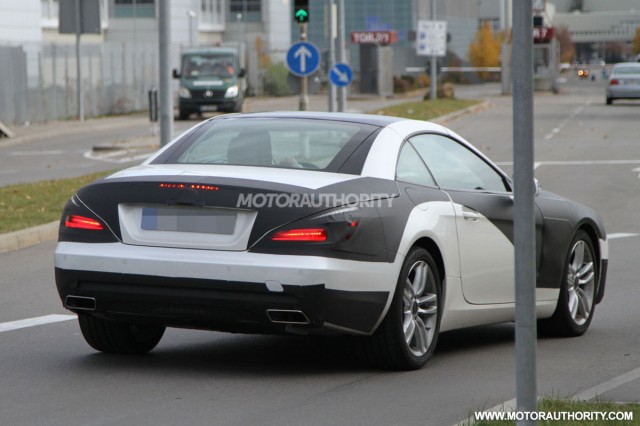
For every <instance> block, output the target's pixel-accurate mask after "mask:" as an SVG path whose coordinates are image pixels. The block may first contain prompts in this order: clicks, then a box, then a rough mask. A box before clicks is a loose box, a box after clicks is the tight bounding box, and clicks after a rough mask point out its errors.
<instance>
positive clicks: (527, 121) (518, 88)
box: [511, 0, 537, 426]
mask: <svg viewBox="0 0 640 426" xmlns="http://www.w3.org/2000/svg"><path fill="white" fill-rule="evenodd" d="M512 51H513V55H512V58H513V59H512V65H511V68H512V69H513V170H514V183H515V188H514V247H515V277H516V401H517V407H518V408H517V410H518V411H519V412H524V411H527V412H534V411H537V383H536V380H537V368H536V334H537V333H536V312H535V295H536V293H535V291H536V288H535V284H536V271H535V256H536V251H535V244H536V235H535V214H534V209H535V204H534V197H535V188H534V173H533V13H532V4H531V0H521V1H517V2H515V3H514V5H513V49H512ZM535 424H537V422H536V421H534V420H530V421H525V420H523V421H518V425H519V426H524V425H535Z"/></svg>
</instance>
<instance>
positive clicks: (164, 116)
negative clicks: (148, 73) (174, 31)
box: [158, 0, 173, 146]
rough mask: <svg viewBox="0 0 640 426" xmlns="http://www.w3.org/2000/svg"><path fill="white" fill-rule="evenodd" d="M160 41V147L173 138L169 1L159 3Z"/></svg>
mask: <svg viewBox="0 0 640 426" xmlns="http://www.w3.org/2000/svg"><path fill="white" fill-rule="evenodd" d="M158 33H159V34H158V36H159V37H158V39H159V44H160V46H159V47H160V49H159V52H160V53H159V62H160V64H159V68H160V70H159V71H160V91H159V97H160V145H161V146H164V145H166V144H168V143H169V142H170V141H171V139H172V137H173V96H172V95H171V73H170V70H169V69H170V68H171V61H170V60H169V59H170V57H169V55H170V52H171V49H170V47H171V46H170V40H171V37H170V35H171V26H170V21H169V0H159V3H158Z"/></svg>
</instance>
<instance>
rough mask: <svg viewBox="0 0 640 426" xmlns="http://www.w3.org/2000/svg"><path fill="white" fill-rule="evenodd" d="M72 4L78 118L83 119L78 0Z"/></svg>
mask: <svg viewBox="0 0 640 426" xmlns="http://www.w3.org/2000/svg"><path fill="white" fill-rule="evenodd" d="M74 6H75V7H74V9H75V10H74V12H75V20H76V76H77V82H76V91H77V92H78V119H79V120H80V121H84V93H83V90H82V66H81V65H82V64H81V63H80V34H81V33H82V13H81V9H80V0H75V2H74Z"/></svg>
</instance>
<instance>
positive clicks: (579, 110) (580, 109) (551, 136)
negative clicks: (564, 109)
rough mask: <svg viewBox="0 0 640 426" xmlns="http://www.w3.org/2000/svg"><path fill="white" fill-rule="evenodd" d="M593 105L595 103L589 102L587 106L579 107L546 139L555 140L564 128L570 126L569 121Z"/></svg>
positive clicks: (548, 134) (546, 136) (547, 135)
mask: <svg viewBox="0 0 640 426" xmlns="http://www.w3.org/2000/svg"><path fill="white" fill-rule="evenodd" d="M592 103H593V101H588V102H587V103H586V104H585V105H582V106H579V107H578V108H576V109H574V110H573V112H572V113H571V114H570V115H569V117H568V118H565V119H564V120H563V121H562V123H560V124H559V125H558V127H556V128H554V129H553V130H552V131H551V132H549V133H547V134H546V135H545V137H544V138H545V139H546V140H549V139H551V138H553V137H554V136H555V135H557V134H558V133H560V131H562V129H564V127H565V126H566V125H567V124H569V121H571V120H573V119H574V118H576V116H577V115H578V114H580V113H581V112H582V110H583V109H584V107H585V106H589V105H591V104H592Z"/></svg>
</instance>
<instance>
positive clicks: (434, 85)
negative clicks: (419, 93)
mask: <svg viewBox="0 0 640 426" xmlns="http://www.w3.org/2000/svg"><path fill="white" fill-rule="evenodd" d="M429 9H430V11H429V15H431V16H430V17H431V20H432V21H435V20H436V0H431V4H430V8H429ZM437 67H438V58H437V56H436V54H435V52H434V53H433V55H431V76H430V80H431V81H430V83H429V90H430V92H431V93H430V95H429V99H431V100H432V101H433V100H436V99H437V98H438V80H437V79H438V73H437V69H436V68H437Z"/></svg>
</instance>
